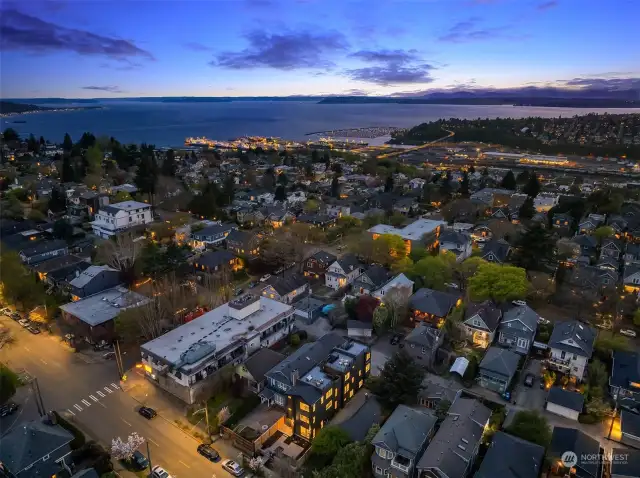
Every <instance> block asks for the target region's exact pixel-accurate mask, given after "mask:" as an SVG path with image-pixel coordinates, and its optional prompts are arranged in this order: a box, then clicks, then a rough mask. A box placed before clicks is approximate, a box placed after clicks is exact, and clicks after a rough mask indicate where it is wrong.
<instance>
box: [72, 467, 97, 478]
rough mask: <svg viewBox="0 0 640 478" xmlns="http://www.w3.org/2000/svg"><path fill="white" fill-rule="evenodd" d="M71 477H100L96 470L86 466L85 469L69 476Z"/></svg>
mask: <svg viewBox="0 0 640 478" xmlns="http://www.w3.org/2000/svg"><path fill="white" fill-rule="evenodd" d="M71 478H100V475H98V472H97V471H96V470H94V469H93V468H87V469H86V470H82V471H79V472H78V473H76V474H75V475H73V476H71Z"/></svg>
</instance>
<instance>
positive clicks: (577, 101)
mask: <svg viewBox="0 0 640 478" xmlns="http://www.w3.org/2000/svg"><path fill="white" fill-rule="evenodd" d="M318 103H320V104H327V105H332V104H333V105H336V104H374V103H387V104H417V105H510V106H543V107H562V108H640V100H629V99H615V98H553V97H547V98H545V97H518V96H516V97H509V96H506V97H500V96H496V97H476V96H464V97H428V98H425V97H409V98H408V97H390V96H332V97H328V98H324V99H322V100H321V101H319V102H318Z"/></svg>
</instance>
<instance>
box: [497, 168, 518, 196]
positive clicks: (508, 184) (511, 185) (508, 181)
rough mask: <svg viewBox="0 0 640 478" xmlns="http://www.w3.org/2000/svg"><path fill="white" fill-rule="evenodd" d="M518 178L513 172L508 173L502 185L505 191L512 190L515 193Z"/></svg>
mask: <svg viewBox="0 0 640 478" xmlns="http://www.w3.org/2000/svg"><path fill="white" fill-rule="evenodd" d="M516 186H517V184H516V177H515V176H514V175H513V171H511V170H509V171H507V174H505V176H504V178H502V182H501V183H500V187H502V188H504V189H511V190H512V191H514V190H515V189H516Z"/></svg>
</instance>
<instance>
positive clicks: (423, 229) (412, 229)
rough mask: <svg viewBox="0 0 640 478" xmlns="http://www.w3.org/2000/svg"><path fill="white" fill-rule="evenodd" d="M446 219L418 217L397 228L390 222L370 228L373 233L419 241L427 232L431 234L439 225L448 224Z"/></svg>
mask: <svg viewBox="0 0 640 478" xmlns="http://www.w3.org/2000/svg"><path fill="white" fill-rule="evenodd" d="M446 225H447V223H446V222H445V221H435V220H433V219H418V220H417V221H414V222H412V223H411V224H409V225H407V226H405V227H401V228H397V227H393V226H390V225H388V224H378V225H376V226H373V227H372V228H371V229H369V232H370V233H372V234H395V235H397V236H400V237H402V238H403V239H407V240H410V241H418V240H420V239H421V238H422V236H424V235H425V234H430V233H432V232H433V231H435V230H436V229H437V228H438V227H439V226H446Z"/></svg>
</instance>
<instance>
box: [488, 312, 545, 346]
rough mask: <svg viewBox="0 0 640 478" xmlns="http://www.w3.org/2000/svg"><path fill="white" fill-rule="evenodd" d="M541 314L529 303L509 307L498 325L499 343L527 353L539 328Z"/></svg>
mask: <svg viewBox="0 0 640 478" xmlns="http://www.w3.org/2000/svg"><path fill="white" fill-rule="evenodd" d="M538 318H539V315H538V314H537V313H536V311H534V310H533V309H532V308H531V307H529V306H528V305H518V306H515V307H509V309H508V310H507V311H506V312H503V314H502V319H501V320H500V325H499V326H498V344H500V345H501V346H503V347H507V348H508V349H509V350H511V351H512V352H516V353H519V354H522V355H527V354H528V353H529V349H530V348H531V345H532V344H533V339H534V338H535V336H536V331H537V330H538Z"/></svg>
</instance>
